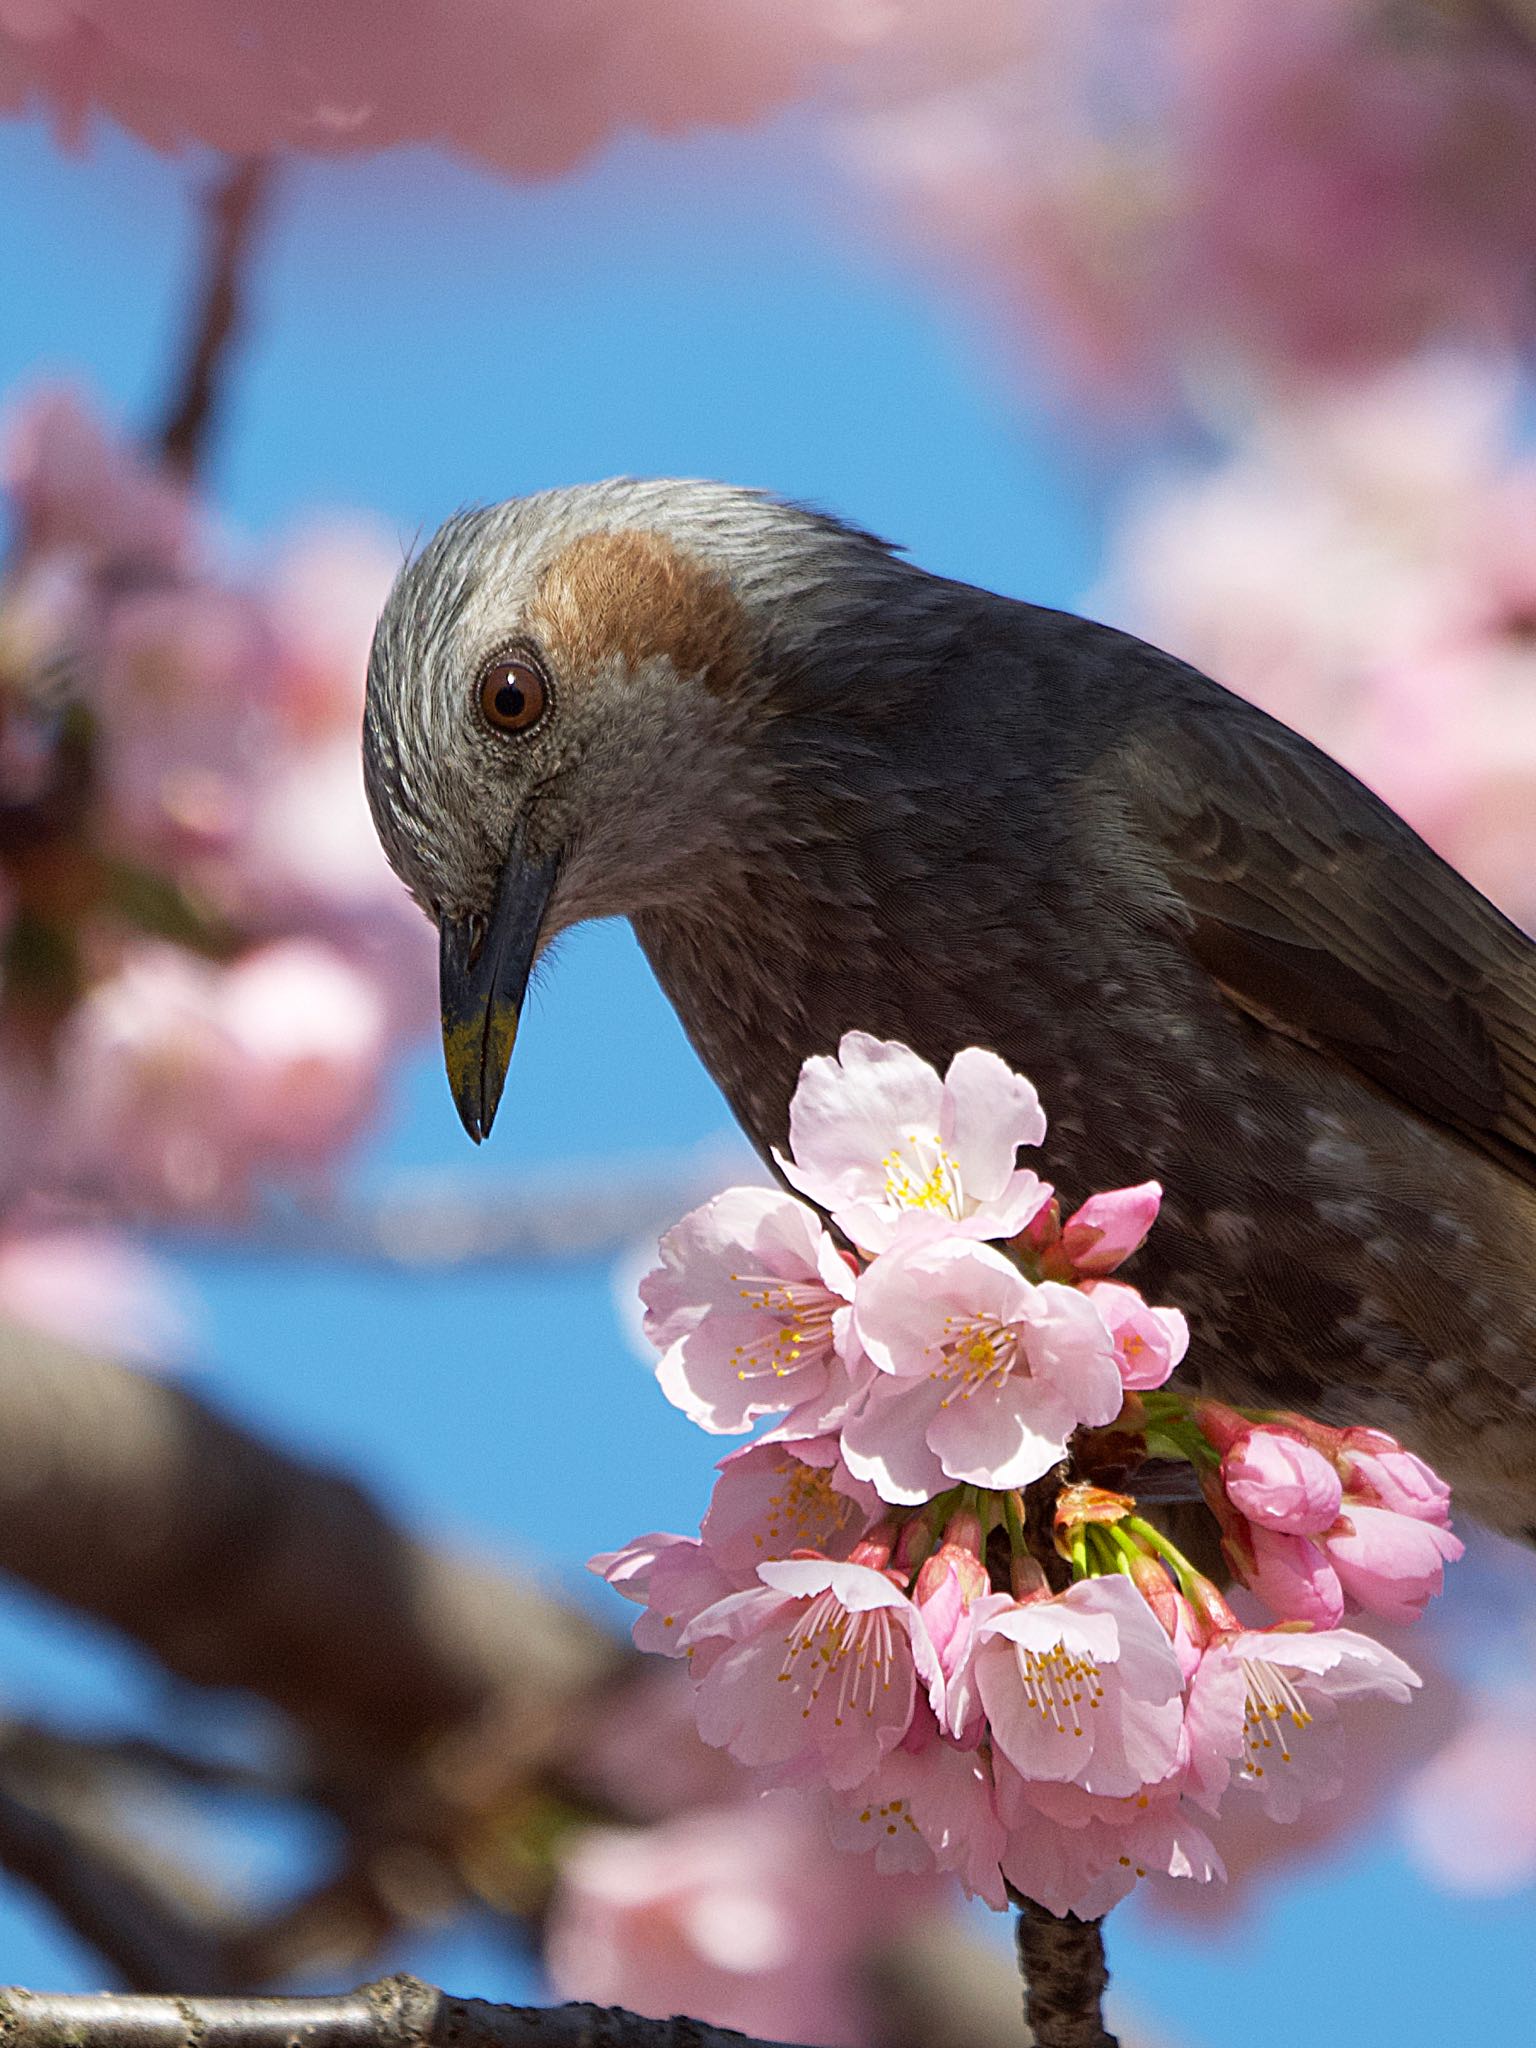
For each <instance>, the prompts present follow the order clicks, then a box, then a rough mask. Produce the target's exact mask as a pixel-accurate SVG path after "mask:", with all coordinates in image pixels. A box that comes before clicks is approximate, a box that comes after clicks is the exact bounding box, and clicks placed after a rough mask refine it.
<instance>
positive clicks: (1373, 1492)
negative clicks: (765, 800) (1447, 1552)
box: [1344, 1445, 1451, 1529]
mask: <svg viewBox="0 0 1536 2048" xmlns="http://www.w3.org/2000/svg"><path fill="white" fill-rule="evenodd" d="M1344 1481H1345V1493H1346V1497H1347V1502H1348V1504H1349V1505H1350V1506H1351V1508H1352V1507H1353V1504H1354V1503H1355V1502H1356V1501H1359V1502H1360V1503H1361V1504H1362V1505H1364V1506H1368V1507H1377V1508H1387V1509H1389V1510H1390V1511H1391V1513H1393V1514H1394V1515H1407V1516H1409V1517H1410V1518H1411V1519H1412V1520H1413V1521H1415V1522H1435V1523H1438V1525H1439V1526H1440V1527H1441V1528H1442V1529H1443V1528H1445V1527H1446V1526H1447V1525H1448V1524H1449V1522H1450V1519H1451V1507H1450V1502H1451V1489H1450V1488H1449V1487H1448V1486H1447V1485H1446V1483H1445V1481H1444V1480H1443V1479H1442V1478H1441V1477H1440V1475H1439V1473H1438V1472H1436V1471H1434V1470H1432V1469H1431V1467H1430V1466H1428V1465H1426V1464H1425V1462H1424V1460H1423V1459H1422V1458H1417V1457H1415V1456H1414V1454H1413V1452H1412V1451H1405V1450H1402V1449H1400V1448H1399V1447H1397V1446H1395V1445H1394V1447H1393V1448H1392V1449H1391V1450H1389V1451H1366V1450H1356V1449H1354V1448H1353V1446H1351V1447H1350V1448H1348V1449H1347V1450H1346V1452H1345V1454H1344Z"/></svg>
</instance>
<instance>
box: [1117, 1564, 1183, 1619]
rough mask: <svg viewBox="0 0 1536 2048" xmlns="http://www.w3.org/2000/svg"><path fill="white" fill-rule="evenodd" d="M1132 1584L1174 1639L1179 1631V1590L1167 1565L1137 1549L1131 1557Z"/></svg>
mask: <svg viewBox="0 0 1536 2048" xmlns="http://www.w3.org/2000/svg"><path fill="white" fill-rule="evenodd" d="M1129 1563H1130V1567H1131V1584H1132V1585H1133V1586H1134V1587H1135V1588H1136V1590H1137V1592H1138V1593H1139V1594H1140V1595H1141V1597H1142V1599H1143V1600H1145V1601H1146V1603H1147V1605H1148V1606H1149V1607H1150V1608H1151V1610H1152V1612H1153V1613H1154V1614H1155V1615H1156V1616H1157V1618H1158V1620H1159V1621H1160V1622H1161V1623H1162V1624H1163V1628H1164V1631H1165V1632H1166V1634H1167V1635H1168V1637H1169V1639H1170V1640H1172V1638H1173V1637H1174V1636H1176V1635H1177V1633H1178V1625H1179V1606H1178V1603H1179V1591H1178V1588H1177V1587H1176V1586H1175V1585H1174V1583H1173V1580H1172V1579H1171V1578H1169V1576H1168V1572H1167V1569H1166V1567H1165V1566H1163V1565H1162V1564H1160V1563H1159V1562H1158V1560H1157V1559H1156V1558H1155V1557H1149V1556H1148V1555H1147V1553H1146V1552H1145V1551H1144V1550H1138V1551H1136V1552H1135V1553H1134V1554H1133V1555H1132V1556H1131V1557H1130V1559H1129Z"/></svg>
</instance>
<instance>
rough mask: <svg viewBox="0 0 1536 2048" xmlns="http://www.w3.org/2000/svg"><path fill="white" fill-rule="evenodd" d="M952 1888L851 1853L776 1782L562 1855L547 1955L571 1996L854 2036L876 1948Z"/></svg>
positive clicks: (818, 2038)
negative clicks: (892, 1871)
mask: <svg viewBox="0 0 1536 2048" xmlns="http://www.w3.org/2000/svg"><path fill="white" fill-rule="evenodd" d="M943 1896H944V1894H943V1890H942V1889H941V1886H940V1881H939V1880H937V1879H935V1878H933V1877H932V1876H929V1877H927V1878H920V1877H911V1876H906V1877H885V1876H880V1875H877V1874H875V1873H873V1872H871V1871H870V1869H869V1868H868V1867H867V1866H863V1865H860V1864H858V1863H854V1862H851V1861H850V1859H849V1858H848V1857H847V1856H845V1855H844V1854H843V1853H842V1852H841V1851H840V1850H839V1849H837V1848H835V1847H833V1845H832V1843H831V1842H830V1841H829V1839H828V1836H827V1830H826V1825H825V1822H824V1821H823V1819H822V1816H821V1814H820V1813H819V1812H818V1811H817V1810H816V1809H815V1808H814V1806H812V1805H811V1804H810V1803H809V1802H805V1803H802V1802H801V1801H799V1800H797V1799H795V1798H793V1797H792V1796H790V1795H786V1794H783V1793H778V1794H774V1795H773V1796H772V1797H771V1798H769V1799H767V1800H748V1801H745V1802H743V1803H742V1804H739V1805H732V1806H727V1807H723V1808H716V1809H714V1810H711V1811H708V1812H704V1813H696V1814H690V1815H688V1816H686V1817H684V1818H683V1819H680V1820H673V1821H670V1822H667V1823H664V1824H662V1825H660V1826H658V1827H654V1828H646V1829H635V1830H631V1831H627V1832H626V1831H620V1830H618V1829H613V1828H603V1829H593V1830H592V1831H591V1832H589V1833H587V1834H584V1835H582V1836H580V1837H579V1838H578V1839H577V1841H576V1844H575V1846H574V1847H573V1849H572V1850H571V1851H570V1853H569V1854H568V1855H566V1856H565V1857H564V1858H563V1860H562V1862H561V1866H560V1882H559V1885H558V1888H557V1890H556V1893H555V1898H554V1903H553V1906H552V1909H551V1914H550V1921H549V1928H548V1935H547V1940H546V1945H545V1962H546V1964H547V1967H548V1969H549V1973H550V1978H551V1981H552V1982H553V1984H554V1987H555V1990H556V1992H557V1993H558V1994H559V1996H560V1997H562V1998H583V1999H591V2000H593V2001H594V2002H595V2003H597V2004H600V2005H611V2004H617V2005H624V2006H628V2007H629V2008H630V2009H631V2010H633V2011H636V2012H641V2013H647V2014H649V2015H651V2016H653V2017H656V2018H664V2017H666V2016H668V2015H670V2014H672V2013H676V2012H686V2013H690V2014H692V2015H694V2016H695V2017H696V2018H698V2019H702V2020H705V2021H707V2022H709V2023H711V2024H713V2025H715V2026H724V2027H737V2028H741V2029H743V2030H745V2031H746V2032H748V2033H751V2034H753V2035H756V2036H759V2037H761V2036H767V2037H768V2038H769V2039H773V2040H785V2041H806V2042H826V2043H830V2044H848V2048H857V2044H860V2043H862V2042H864V2041H866V2040H867V2039H868V2038H869V2027H870V2024H871V2022H870V2019H869V2017H868V2016H867V2015H866V2013H865V2012H864V2009H863V2005H862V2000H861V1998H860V1993H859V1985H860V1982H861V1979H862V1977H863V1974H864V1970H865V1967H866V1965H867V1961H868V1958H869V1956H870V1954H871V1952H872V1951H873V1949H874V1948H875V1946H876V1944H877V1943H883V1942H887V1941H889V1942H899V1940H900V1939H901V1935H902V1931H903V1928H904V1927H905V1926H906V1925H908V1924H909V1923H910V1922H911V1921H912V1919H913V1918H914V1917H915V1916H916V1915H917V1914H919V1913H923V1912H932V1911H934V1910H936V1909H937V1907H938V1905H939V1902H940V1901H941V1900H942V1898H943Z"/></svg>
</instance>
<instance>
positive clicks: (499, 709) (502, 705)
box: [480, 656, 549, 732]
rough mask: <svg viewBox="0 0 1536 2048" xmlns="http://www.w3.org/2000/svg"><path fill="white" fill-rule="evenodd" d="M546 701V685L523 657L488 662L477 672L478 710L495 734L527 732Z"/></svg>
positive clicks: (547, 689) (535, 721) (542, 711)
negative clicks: (478, 675)
mask: <svg viewBox="0 0 1536 2048" xmlns="http://www.w3.org/2000/svg"><path fill="white" fill-rule="evenodd" d="M548 702H549V688H548V685H547V684H546V683H545V681H544V677H543V675H542V674H541V673H540V671H539V670H538V668H537V667H536V666H535V665H534V663H533V662H531V661H530V660H528V658H527V657H526V656H519V657H517V658H515V659H513V658H507V659H504V660H501V661H493V662H489V663H488V664H487V665H486V667H485V668H483V669H482V670H481V671H480V709H481V711H482V712H483V713H484V715H485V722H486V724H487V725H490V726H494V728H495V729H496V731H497V732H526V731H527V730H528V728H529V726H531V725H537V724H538V722H539V720H540V719H541V718H542V717H543V716H544V709H545V706H546V705H547V704H548Z"/></svg>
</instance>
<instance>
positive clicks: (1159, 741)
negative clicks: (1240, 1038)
mask: <svg viewBox="0 0 1536 2048" xmlns="http://www.w3.org/2000/svg"><path fill="white" fill-rule="evenodd" d="M1223 696H1224V697H1225V693H1223ZM1115 755H1116V759H1115V776H1114V780H1115V785H1116V792H1117V798H1118V800H1119V801H1120V802H1122V803H1124V805H1125V806H1126V812H1127V816H1126V822H1127V824H1128V826H1129V828H1130V832H1131V838H1132V846H1133V850H1134V852H1135V854H1136V855H1137V856H1138V857H1140V858H1142V859H1146V860H1150V862H1151V863H1152V865H1153V867H1154V869H1155V870H1156V871H1157V874H1158V875H1159V876H1160V877H1161V879H1162V880H1163V881H1164V882H1165V883H1166V884H1167V886H1168V888H1169V889H1170V890H1171V891H1172V897H1171V900H1170V899H1168V898H1166V897H1165V899H1164V901H1165V907H1166V908H1168V909H1169V911H1170V912H1171V914H1172V916H1173V918H1174V921H1175V922H1176V923H1177V925H1178V926H1179V927H1180V928H1181V930H1182V934H1183V937H1184V940H1185V943H1186V944H1187V945H1188V947H1189V948H1190V950H1191V951H1192V952H1193V953H1194V955H1195V958H1196V959H1197V960H1198V961H1199V962H1200V964H1201V965H1202V966H1203V967H1204V968H1205V969H1206V971H1207V972H1208V973H1209V974H1210V975H1211V976H1212V977H1213V979H1214V980H1215V981H1216V982H1217V983H1218V984H1219V985H1220V987H1221V989H1222V991H1223V992H1224V994H1225V995H1226V996H1227V997H1228V998H1229V999H1230V1000H1231V1001H1232V1002H1233V1003H1235V1004H1237V1005H1238V1006H1239V1007H1240V1008H1241V1009H1243V1010H1245V1011H1246V1012H1247V1013H1248V1014H1249V1015H1250V1016H1252V1017H1254V1018H1256V1019H1258V1021H1259V1022H1260V1023H1262V1024H1265V1025H1267V1026H1268V1027H1269V1028H1270V1029H1272V1030H1275V1031H1279V1032H1282V1033H1285V1034H1287V1035H1288V1036H1291V1037H1293V1038H1298V1039H1301V1040H1303V1041H1304V1042H1307V1043H1309V1044H1312V1045H1315V1046H1317V1047H1319V1048H1321V1049H1323V1050H1325V1051H1327V1052H1329V1053H1331V1054H1333V1055H1334V1056H1336V1057H1339V1058H1342V1059H1345V1060H1347V1061H1349V1062H1350V1064H1351V1065H1353V1066H1354V1067H1355V1068H1357V1069H1358V1070H1359V1072H1361V1073H1362V1074H1365V1075H1367V1076H1369V1078H1370V1079H1371V1080H1372V1081H1374V1082H1376V1083H1377V1084H1378V1085H1379V1086H1381V1087H1382V1088H1385V1089H1387V1090H1388V1091H1389V1092H1390V1093H1391V1094H1393V1095H1395V1096H1397V1097H1398V1098H1399V1099H1400V1100H1401V1101H1403V1102H1405V1103H1407V1104H1408V1105H1409V1106H1410V1107H1411V1108H1413V1109H1415V1110H1417V1111H1418V1112H1419V1113H1420V1114H1421V1115H1423V1116H1426V1117H1429V1118H1433V1119H1435V1120H1436V1121H1438V1122H1441V1123H1443V1124H1447V1125H1449V1126H1451V1127H1452V1128H1453V1129H1455V1130H1457V1131H1459V1132H1461V1133H1462V1134H1463V1136H1464V1137H1466V1138H1467V1139H1469V1140H1470V1141H1471V1142H1472V1143H1473V1144H1474V1145H1476V1146H1477V1147H1478V1148H1479V1149H1480V1150H1482V1151H1484V1152H1487V1153H1490V1154H1491V1155H1492V1156H1493V1157H1495V1158H1497V1159H1498V1160H1499V1161H1500V1162H1501V1163H1502V1164H1504V1165H1505V1166H1507V1167H1509V1168H1511V1169H1512V1170H1513V1171H1514V1172H1516V1173H1518V1174H1519V1175H1521V1177H1522V1178H1524V1179H1526V1180H1528V1181H1530V1182H1532V1183H1533V1184H1536V946H1533V945H1532V942H1531V941H1530V940H1529V939H1528V938H1527V937H1526V936H1525V934H1524V933H1523V932H1522V931H1520V929H1519V928H1518V927H1517V926H1516V925H1513V924H1511V923H1510V921H1509V920H1508V919H1507V918H1506V917H1504V916H1502V915H1501V913H1500V912H1499V911H1497V910H1496V909H1495V908H1494V907H1493V905H1492V904H1491V903H1489V902H1488V901H1487V900H1486V898H1484V897H1483V896H1480V895H1479V894H1478V892H1477V891H1476V890H1475V889H1474V888H1473V887H1472V886H1471V884H1470V883H1469V882H1467V881H1465V880H1464V879H1463V878H1462V877H1461V876H1460V875H1458V874H1457V873H1456V871H1455V870H1454V869H1453V868H1451V867H1448V866H1447V865H1446V863H1445V862H1444V861H1442V860H1441V859H1440V858H1439V856H1438V855H1437V854H1435V853H1433V852H1431V851H1430V849H1429V847H1427V846H1426V845H1425V844H1424V842H1423V841H1422V840H1421V839H1420V838H1419V837H1418V835H1417V834H1416V833H1414V832H1413V831H1412V830H1410V828H1409V827H1408V826H1407V825H1405V824H1404V823H1403V821H1402V820H1401V819H1400V818H1399V817H1397V816H1396V814H1395V813H1394V812H1392V811H1390V810H1388V809H1387V807H1386V806H1385V805H1384V804H1382V803H1381V802H1380V801H1379V800H1378V799H1377V798H1375V797H1374V796H1372V795H1371V794H1370V793H1369V792H1368V791H1367V790H1365V789H1364V788H1363V786H1362V785H1361V784H1360V783H1358V782H1356V781H1355V779H1354V778H1353V777H1352V776H1351V775H1349V774H1348V773H1347V772H1346V771H1345V770H1344V769H1342V768H1340V767H1339V765H1338V764H1337V763H1336V762H1334V761H1332V760H1330V759H1329V758H1328V757H1327V756H1326V755H1324V754H1321V753H1319V752H1318V750H1317V749H1316V748H1314V747H1312V746H1310V745H1309V744H1308V743H1307V742H1305V741H1303V740H1300V739H1298V738H1297V737H1296V735H1295V734H1294V733H1291V732H1290V731H1288V730H1287V729H1286V728H1285V727H1283V726H1278V725H1276V724H1275V723H1274V722H1273V721H1272V720H1270V719H1267V718H1265V717H1264V716H1263V714H1262V713H1257V712H1254V711H1252V709H1251V707H1248V706H1246V705H1239V704H1237V703H1235V702H1234V700H1232V699H1230V698H1225V701H1224V702H1222V703H1221V704H1219V705H1214V704H1213V705H1212V706H1210V707H1206V706H1203V705H1199V704H1196V705H1193V706H1189V707H1187V708H1181V710H1180V711H1179V713H1178V714H1177V715H1172V714H1170V716H1169V718H1168V720H1167V722H1166V723H1164V722H1162V721H1159V723H1158V725H1157V726H1156V727H1154V728H1151V729H1144V730H1143V731H1142V732H1140V733H1139V734H1138V733H1134V732H1133V733H1132V734H1131V735H1130V736H1129V737H1128V738H1127V739H1126V741H1125V742H1124V743H1123V745H1122V746H1121V747H1118V748H1116V749H1115ZM1158 893H1159V894H1162V891H1161V890H1159V891H1158Z"/></svg>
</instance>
